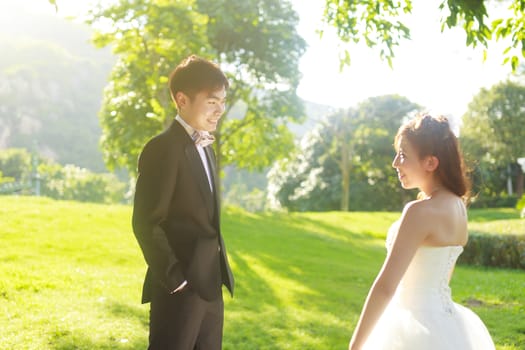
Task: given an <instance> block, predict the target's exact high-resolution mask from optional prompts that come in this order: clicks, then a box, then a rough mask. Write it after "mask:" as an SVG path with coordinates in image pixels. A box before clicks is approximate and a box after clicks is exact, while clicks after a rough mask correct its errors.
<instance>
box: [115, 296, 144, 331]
mask: <svg viewBox="0 0 525 350" xmlns="http://www.w3.org/2000/svg"><path fill="white" fill-rule="evenodd" d="M137 302H138V301H137ZM105 305H106V307H107V309H109V311H110V313H111V314H112V315H113V316H115V317H117V318H123V319H127V320H129V319H131V318H134V319H136V320H137V321H139V322H140V324H141V325H142V326H143V327H148V326H149V314H148V311H147V310H149V304H148V308H147V310H144V309H143V308H141V307H138V306H130V305H128V304H124V303H121V302H118V301H111V302H110V303H107V304H105Z"/></svg>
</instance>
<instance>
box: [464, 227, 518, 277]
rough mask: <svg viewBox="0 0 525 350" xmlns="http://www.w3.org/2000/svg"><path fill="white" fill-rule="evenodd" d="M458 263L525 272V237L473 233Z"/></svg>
mask: <svg viewBox="0 0 525 350" xmlns="http://www.w3.org/2000/svg"><path fill="white" fill-rule="evenodd" d="M458 263H460V264H468V265H478V266H493V267H504V268H513V269H524V270H525V236H523V235H510V234H509V235H490V234H477V233H472V234H470V236H469V241H468V244H467V245H466V247H465V250H464V252H463V254H461V255H460V257H459V259H458Z"/></svg>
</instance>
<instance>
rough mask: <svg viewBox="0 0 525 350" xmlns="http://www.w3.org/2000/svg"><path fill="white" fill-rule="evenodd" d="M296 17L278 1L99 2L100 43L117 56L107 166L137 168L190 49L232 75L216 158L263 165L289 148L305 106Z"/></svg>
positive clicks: (167, 110)
mask: <svg viewBox="0 0 525 350" xmlns="http://www.w3.org/2000/svg"><path fill="white" fill-rule="evenodd" d="M297 20H298V18H297V15H296V13H295V12H294V11H293V9H292V7H291V5H290V4H289V2H287V1H278V0H265V1H263V0H228V1H227V0H219V1H216V0H214V1H211V0H198V1H192V0H179V1H174V0H172V1H166V0H153V1H145V0H138V1H134V2H132V3H131V2H128V1H123V0H122V1H119V2H117V3H114V4H113V5H105V6H102V5H99V7H98V8H95V9H93V10H92V11H91V13H90V19H89V20H88V21H89V23H91V24H93V25H95V26H98V30H97V33H96V35H95V36H94V43H95V44H96V45H97V46H98V47H104V46H107V45H111V46H112V47H113V50H114V52H115V53H116V54H117V56H118V63H117V64H116V66H115V67H114V69H113V72H112V74H111V78H110V83H109V85H108V86H107V88H106V90H105V94H104V101H103V105H102V109H101V112H100V118H101V124H102V127H103V136H102V142H101V143H102V148H103V150H104V157H105V160H106V163H107V164H108V166H109V167H111V168H115V167H125V168H127V169H128V170H129V171H130V172H131V173H134V172H135V170H136V169H135V167H136V159H137V156H138V154H139V152H140V150H141V148H142V146H143V145H144V143H145V142H146V141H147V139H148V138H150V137H151V136H153V135H154V134H156V133H158V132H159V131H160V130H162V129H163V128H164V127H165V126H166V125H167V124H168V123H169V122H170V121H171V120H172V119H173V117H174V115H175V113H176V111H175V108H174V105H173V103H172V102H171V100H170V96H169V93H168V91H167V79H168V74H169V73H170V71H171V70H172V69H173V68H174V67H175V66H176V65H177V64H178V63H179V62H180V61H181V60H182V59H183V58H184V57H186V56H188V55H189V54H191V53H195V54H198V55H200V56H203V57H206V58H210V59H212V60H214V61H217V62H219V64H220V65H221V67H222V68H223V70H224V71H225V72H226V73H227V75H228V77H229V79H230V82H231V88H230V90H229V91H228V108H227V111H226V113H225V116H224V117H223V118H222V119H221V123H220V125H219V128H218V130H217V132H216V133H215V136H216V139H217V142H216V143H215V147H216V149H217V155H218V162H219V167H220V168H222V167H224V166H225V165H227V164H235V165H237V166H238V167H240V168H248V169H263V168H264V167H267V166H268V165H270V164H271V163H272V162H273V161H274V160H275V159H276V158H278V157H280V156H283V155H284V154H287V152H289V149H290V148H291V147H292V146H293V137H292V135H291V134H290V133H289V132H288V130H287V128H286V126H285V125H286V124H285V123H286V122H287V121H288V120H297V119H299V118H300V117H301V116H302V114H303V111H302V106H301V103H300V101H299V99H298V97H297V96H296V93H295V92H296V88H297V85H298V83H299V71H298V60H299V58H300V57H301V55H302V53H303V52H304V49H305V42H304V40H303V39H302V38H301V37H299V35H298V34H297V33H296V30H295V26H296V24H297ZM104 23H105V24H110V25H105V26H102V24H104ZM99 25H100V26H99Z"/></svg>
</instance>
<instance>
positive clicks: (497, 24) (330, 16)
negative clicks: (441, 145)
mask: <svg viewBox="0 0 525 350" xmlns="http://www.w3.org/2000/svg"><path fill="white" fill-rule="evenodd" d="M488 2H489V1H488V0H475V1H472V0H443V1H442V2H441V4H440V5H439V8H438V9H437V10H439V11H441V12H442V13H443V15H444V16H443V19H442V23H441V30H442V31H443V30H444V29H445V27H448V28H453V27H456V26H462V28H463V29H464V31H465V33H466V36H467V39H466V45H467V46H472V47H476V46H477V45H481V46H483V47H485V48H487V47H488V43H489V41H490V39H492V38H495V39H497V40H500V39H510V44H509V46H508V47H507V49H506V50H505V52H504V54H505V55H506V57H505V63H507V62H510V64H511V66H512V69H513V70H515V69H516V68H517V67H518V64H519V61H520V59H523V58H524V57H525V37H524V34H523V33H524V32H525V6H524V5H523V0H511V1H509V3H510V5H509V11H510V12H511V13H512V15H511V16H509V17H506V18H496V19H494V20H493V21H492V22H491V23H488V22H489V19H488V13H487V7H486V4H487V3H488ZM412 3H413V1H412V0H401V1H390V0H357V1H356V0H325V12H324V17H323V19H324V22H325V23H326V24H328V25H330V26H333V27H335V29H336V31H337V35H338V37H339V38H340V39H341V40H342V41H343V42H346V43H349V42H354V43H358V42H361V41H364V42H365V44H366V45H368V46H369V47H378V48H379V53H380V57H381V58H383V59H386V60H387V61H388V63H389V64H390V65H392V58H393V57H394V50H395V48H396V46H399V44H400V42H401V40H403V39H409V38H410V29H409V28H408V27H407V26H405V25H404V24H403V23H402V22H401V21H400V20H398V19H399V17H401V16H402V15H405V14H410V13H411V11H412ZM513 49H515V50H513ZM517 50H518V51H521V58H520V57H519V56H518V54H517V53H516V51H517ZM485 54H486V53H485ZM343 63H346V64H349V63H350V54H349V53H348V51H345V56H344V59H343Z"/></svg>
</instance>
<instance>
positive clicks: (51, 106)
mask: <svg viewBox="0 0 525 350" xmlns="http://www.w3.org/2000/svg"><path fill="white" fill-rule="evenodd" d="M35 2H41V1H40V0H27V1H24V2H23V3H21V2H14V1H7V2H6V3H5V4H3V5H2V11H1V12H0V33H1V34H0V52H2V55H1V56H0V105H1V108H0V121H1V123H0V149H2V148H8V147H21V148H27V149H30V150H33V149H35V148H37V149H38V151H39V152H40V153H41V154H42V155H43V156H47V157H49V158H52V159H55V160H56V161H58V162H59V163H62V164H67V163H71V164H76V165H79V166H82V167H87V168H89V169H92V170H94V171H103V170H105V166H104V164H103V161H102V153H101V152H100V150H99V148H98V141H99V138H100V134H101V129H100V126H99V123H98V117H97V113H98V110H99V108H100V104H101V101H102V91H103V88H104V86H105V85H106V82H107V77H108V74H109V72H110V70H111V67H112V65H113V61H114V59H113V58H112V56H111V54H110V53H109V51H108V50H97V49H95V48H94V47H92V46H91V44H90V43H89V37H90V30H89V28H88V27H87V26H86V25H82V24H79V23H74V22H72V21H68V20H66V19H64V18H61V17H59V16H55V15H52V14H46V13H42V14H40V13H38V12H34V11H31V9H32V6H31V5H32V4H33V5H36V3H35ZM50 6H51V5H50Z"/></svg>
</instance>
